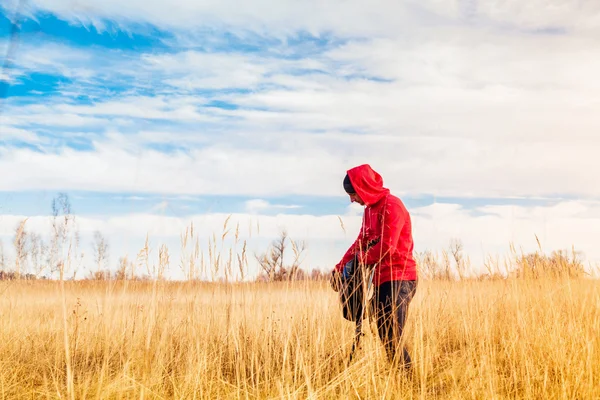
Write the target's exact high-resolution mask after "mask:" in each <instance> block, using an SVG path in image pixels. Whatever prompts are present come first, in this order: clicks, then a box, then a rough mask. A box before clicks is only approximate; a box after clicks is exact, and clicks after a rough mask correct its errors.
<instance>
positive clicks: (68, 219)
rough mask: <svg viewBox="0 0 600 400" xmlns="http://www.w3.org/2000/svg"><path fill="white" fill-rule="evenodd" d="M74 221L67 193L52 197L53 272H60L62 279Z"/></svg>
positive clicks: (51, 258)
mask: <svg viewBox="0 0 600 400" xmlns="http://www.w3.org/2000/svg"><path fill="white" fill-rule="evenodd" d="M73 222H74V216H73V215H72V209H71V202H70V200H69V196H68V195H66V194H65V193H59V194H58V196H57V197H55V198H54V199H52V231H53V232H52V240H51V245H50V246H51V247H50V254H49V257H48V258H49V261H50V265H51V272H58V273H59V275H60V279H61V280H62V279H64V274H65V254H64V252H65V245H66V243H67V238H68V236H69V233H70V230H71V226H72V224H73Z"/></svg>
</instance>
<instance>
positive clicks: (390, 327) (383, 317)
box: [373, 281, 417, 368]
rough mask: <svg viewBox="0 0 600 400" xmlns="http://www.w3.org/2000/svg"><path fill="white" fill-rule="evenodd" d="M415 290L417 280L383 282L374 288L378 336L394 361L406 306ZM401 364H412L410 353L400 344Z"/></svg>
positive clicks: (404, 319)
mask: <svg viewBox="0 0 600 400" xmlns="http://www.w3.org/2000/svg"><path fill="white" fill-rule="evenodd" d="M416 290H417V281H391V282H384V283H382V284H381V285H379V287H376V288H375V293H374V296H373V300H374V301H375V304H374V311H375V318H376V319H377V330H378V332H379V338H380V339H381V341H382V342H383V345H384V347H385V351H386V353H387V356H388V360H389V361H390V362H392V363H394V362H395V361H396V357H397V356H396V352H397V350H398V349H399V346H400V341H401V339H402V332H403V331H404V324H405V323H406V317H407V314H408V306H409V304H410V302H411V300H412V299H413V296H414V295H415V292H416ZM401 357H402V364H403V365H404V366H405V367H406V368H410V367H411V366H412V360H411V358H410V354H409V353H408V350H407V349H406V346H402V355H401Z"/></svg>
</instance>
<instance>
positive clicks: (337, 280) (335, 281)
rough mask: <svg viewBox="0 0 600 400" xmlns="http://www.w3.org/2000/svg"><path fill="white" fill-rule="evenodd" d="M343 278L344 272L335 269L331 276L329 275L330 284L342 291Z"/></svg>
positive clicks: (334, 288)
mask: <svg viewBox="0 0 600 400" xmlns="http://www.w3.org/2000/svg"><path fill="white" fill-rule="evenodd" d="M341 280H342V274H341V273H340V272H339V271H336V270H335V269H334V270H333V271H331V276H330V277H329V284H330V285H331V288H332V289H333V290H334V291H336V292H339V291H340V288H341V286H342V283H341Z"/></svg>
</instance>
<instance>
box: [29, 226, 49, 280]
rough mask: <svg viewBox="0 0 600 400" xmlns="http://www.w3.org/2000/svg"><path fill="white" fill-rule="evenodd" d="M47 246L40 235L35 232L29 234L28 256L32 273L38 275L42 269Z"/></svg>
mask: <svg viewBox="0 0 600 400" xmlns="http://www.w3.org/2000/svg"><path fill="white" fill-rule="evenodd" d="M46 251H47V247H46V244H45V243H44V240H43V239H42V237H41V236H40V235H39V234H37V233H30V234H29V256H30V258H31V266H32V269H33V271H32V272H33V274H34V275H35V276H37V277H39V276H40V275H41V274H42V271H43V270H44V260H43V257H44V255H45V254H46Z"/></svg>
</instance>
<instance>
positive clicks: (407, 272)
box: [335, 164, 417, 286]
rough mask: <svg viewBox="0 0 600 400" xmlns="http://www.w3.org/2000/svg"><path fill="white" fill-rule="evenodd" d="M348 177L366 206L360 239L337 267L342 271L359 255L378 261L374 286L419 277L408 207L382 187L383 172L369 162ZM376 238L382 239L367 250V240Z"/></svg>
mask: <svg viewBox="0 0 600 400" xmlns="http://www.w3.org/2000/svg"><path fill="white" fill-rule="evenodd" d="M348 177H349V178H350V182H351V183H352V186H353V187H354V190H355V191H356V194H358V195H359V196H360V198H361V199H362V200H363V201H364V203H365V205H366V207H365V211H364V214H363V221H362V227H361V229H360V233H359V234H358V238H357V239H356V241H355V242H354V243H353V244H352V246H350V248H349V249H348V251H346V254H345V255H344V257H343V258H342V260H341V261H340V262H339V263H338V264H337V265H336V266H335V269H336V270H337V271H340V272H341V271H342V269H343V268H344V265H346V263H347V262H348V261H350V260H351V259H352V257H353V256H354V254H357V255H358V257H359V260H360V262H362V263H364V264H365V265H373V264H376V267H375V273H374V274H373V284H374V285H375V286H379V285H380V284H382V283H384V282H387V281H391V280H416V279H417V264H416V262H415V260H414V258H413V247H414V244H413V239H412V224H411V219H410V215H409V213H408V211H407V210H406V207H405V206H404V204H403V203H402V201H401V200H400V199H399V198H398V197H396V196H394V195H392V194H390V190H389V189H386V188H384V187H383V179H382V178H381V175H379V174H378V173H377V172H375V171H374V170H373V169H372V168H371V166H370V165H368V164H364V165H360V166H358V167H355V168H352V169H350V170H349V171H348ZM377 239H379V242H377V244H375V245H374V246H372V247H371V248H369V249H368V250H367V249H366V248H367V243H369V242H371V241H373V240H377Z"/></svg>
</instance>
